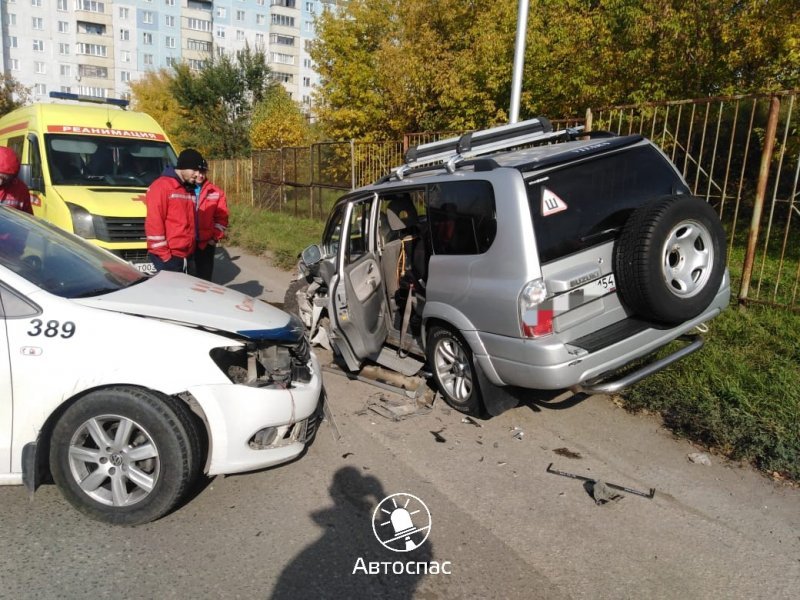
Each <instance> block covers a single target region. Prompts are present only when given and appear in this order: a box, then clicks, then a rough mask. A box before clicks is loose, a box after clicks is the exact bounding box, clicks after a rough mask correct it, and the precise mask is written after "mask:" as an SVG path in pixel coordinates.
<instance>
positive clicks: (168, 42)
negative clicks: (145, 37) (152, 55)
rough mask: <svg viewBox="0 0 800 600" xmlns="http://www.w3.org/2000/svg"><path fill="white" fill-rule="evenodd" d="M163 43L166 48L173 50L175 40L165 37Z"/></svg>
mask: <svg viewBox="0 0 800 600" xmlns="http://www.w3.org/2000/svg"><path fill="white" fill-rule="evenodd" d="M165 43H166V45H167V48H174V47H175V38H174V37H171V36H167V37H166V39H165Z"/></svg>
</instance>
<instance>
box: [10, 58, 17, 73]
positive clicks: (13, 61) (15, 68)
mask: <svg viewBox="0 0 800 600" xmlns="http://www.w3.org/2000/svg"><path fill="white" fill-rule="evenodd" d="M9 62H10V63H11V70H12V71H19V60H18V59H16V58H12V59H11V60H10V61H9Z"/></svg>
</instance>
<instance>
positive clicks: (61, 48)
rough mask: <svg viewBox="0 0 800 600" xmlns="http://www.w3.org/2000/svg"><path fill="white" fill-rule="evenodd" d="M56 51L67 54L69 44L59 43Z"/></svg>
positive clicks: (63, 54)
mask: <svg viewBox="0 0 800 600" xmlns="http://www.w3.org/2000/svg"><path fill="white" fill-rule="evenodd" d="M58 53H59V54H61V55H62V56H68V55H69V44H59V45H58Z"/></svg>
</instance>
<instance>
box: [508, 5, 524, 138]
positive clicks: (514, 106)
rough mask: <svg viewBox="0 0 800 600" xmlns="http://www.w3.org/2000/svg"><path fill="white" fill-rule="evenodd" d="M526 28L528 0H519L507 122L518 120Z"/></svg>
mask: <svg viewBox="0 0 800 600" xmlns="http://www.w3.org/2000/svg"><path fill="white" fill-rule="evenodd" d="M527 29H528V0H519V8H518V10H517V41H516V43H515V44H514V75H513V77H512V79H511V108H510V109H509V120H508V122H509V123H516V122H517V121H518V120H519V97H520V94H521V93H522V67H523V65H524V64H525V32H526V31H527Z"/></svg>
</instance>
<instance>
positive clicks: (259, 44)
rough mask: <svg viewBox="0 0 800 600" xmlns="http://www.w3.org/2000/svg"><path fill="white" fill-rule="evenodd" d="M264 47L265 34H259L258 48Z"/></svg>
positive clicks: (257, 39) (257, 38)
mask: <svg viewBox="0 0 800 600" xmlns="http://www.w3.org/2000/svg"><path fill="white" fill-rule="evenodd" d="M263 45H264V34H263V33H257V34H256V46H263Z"/></svg>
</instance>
